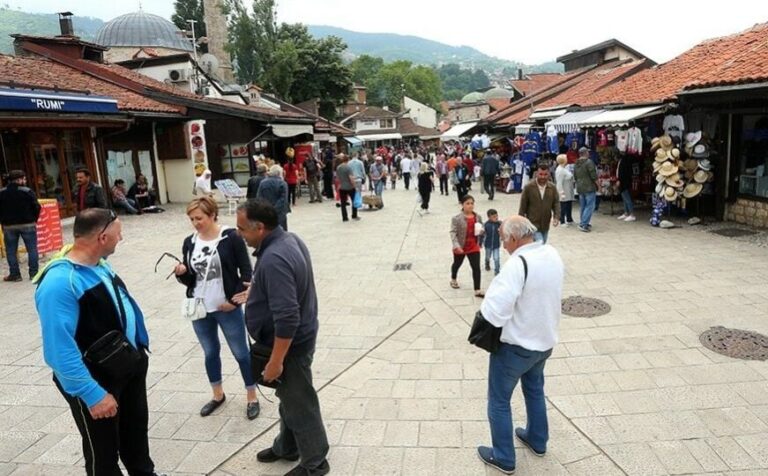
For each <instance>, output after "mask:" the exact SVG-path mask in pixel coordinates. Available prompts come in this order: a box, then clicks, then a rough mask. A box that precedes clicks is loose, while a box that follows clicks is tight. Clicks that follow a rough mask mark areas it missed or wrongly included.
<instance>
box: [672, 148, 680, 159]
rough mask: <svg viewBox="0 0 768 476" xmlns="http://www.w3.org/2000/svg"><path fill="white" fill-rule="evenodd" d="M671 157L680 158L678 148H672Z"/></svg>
mask: <svg viewBox="0 0 768 476" xmlns="http://www.w3.org/2000/svg"><path fill="white" fill-rule="evenodd" d="M672 158H673V159H675V160H677V159H679V158H680V149H678V148H674V149H672Z"/></svg>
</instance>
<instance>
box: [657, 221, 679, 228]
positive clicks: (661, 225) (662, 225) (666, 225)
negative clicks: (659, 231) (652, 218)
mask: <svg viewBox="0 0 768 476" xmlns="http://www.w3.org/2000/svg"><path fill="white" fill-rule="evenodd" d="M674 227H675V224H674V223H672V222H671V221H669V220H662V221H661V223H659V228H664V229H669V228H674Z"/></svg>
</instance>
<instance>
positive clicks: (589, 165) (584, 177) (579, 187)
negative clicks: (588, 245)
mask: <svg viewBox="0 0 768 476" xmlns="http://www.w3.org/2000/svg"><path fill="white" fill-rule="evenodd" d="M573 177H574V178H575V179H576V192H578V194H579V230H580V231H583V232H590V231H592V224H591V223H590V222H591V221H592V213H594V212H595V202H596V201H597V168H596V167H595V163H594V162H592V160H591V159H590V158H589V149H587V148H586V147H582V148H581V149H579V159H578V160H577V161H576V164H574V166H573Z"/></svg>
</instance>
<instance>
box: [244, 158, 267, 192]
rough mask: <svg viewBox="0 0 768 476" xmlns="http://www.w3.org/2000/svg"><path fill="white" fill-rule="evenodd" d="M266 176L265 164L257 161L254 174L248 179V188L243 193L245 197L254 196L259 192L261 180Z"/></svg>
mask: <svg viewBox="0 0 768 476" xmlns="http://www.w3.org/2000/svg"><path fill="white" fill-rule="evenodd" d="M266 176H267V165H266V164H262V163H259V165H257V166H256V175H254V176H253V177H251V178H249V179H248V190H247V192H246V193H245V197H246V198H247V199H249V200H250V199H251V198H256V195H257V194H258V193H259V185H260V184H261V181H262V180H264V178H266Z"/></svg>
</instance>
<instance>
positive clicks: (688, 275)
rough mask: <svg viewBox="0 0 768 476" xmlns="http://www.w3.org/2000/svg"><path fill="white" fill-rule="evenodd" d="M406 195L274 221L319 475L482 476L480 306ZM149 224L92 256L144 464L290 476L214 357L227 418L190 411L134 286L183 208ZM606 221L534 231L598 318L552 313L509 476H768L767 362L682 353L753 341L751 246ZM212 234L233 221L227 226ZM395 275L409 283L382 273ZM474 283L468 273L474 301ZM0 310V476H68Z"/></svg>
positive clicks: (73, 452) (30, 328) (156, 294)
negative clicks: (111, 291)
mask: <svg viewBox="0 0 768 476" xmlns="http://www.w3.org/2000/svg"><path fill="white" fill-rule="evenodd" d="M475 188H478V187H477V186H476V187H475ZM475 192H476V199H477V204H476V210H477V211H478V212H479V213H481V214H484V212H485V210H486V209H487V208H490V207H493V208H496V209H498V210H499V212H500V215H501V216H502V217H504V216H507V215H509V214H511V213H514V212H516V211H517V206H518V198H517V197H516V196H513V195H504V194H497V196H496V200H494V201H493V202H489V201H488V200H487V198H486V197H485V196H483V195H479V194H478V193H477V192H478V190H475ZM415 194H416V192H415V191H410V192H408V191H405V190H402V189H397V190H395V191H391V190H387V191H386V192H385V194H384V200H385V203H386V207H385V208H384V209H383V210H380V211H368V210H364V211H362V212H361V217H362V220H361V221H360V222H350V223H342V222H341V218H340V213H339V210H338V209H337V208H336V207H335V206H334V205H333V203H331V202H328V201H326V202H325V203H322V204H312V205H310V204H308V203H307V202H306V197H304V198H302V199H300V202H299V204H298V205H297V206H296V207H295V208H294V210H293V213H292V214H291V215H290V216H289V228H290V229H291V231H294V232H296V233H298V234H299V235H301V236H302V238H303V239H304V240H305V241H306V243H307V245H308V246H309V248H310V251H311V253H312V256H313V260H314V266H315V274H316V280H317V287H318V292H319V302H320V322H321V327H320V336H319V340H318V349H317V352H316V355H315V362H314V366H313V370H314V372H315V377H316V386H317V388H318V389H319V396H320V401H321V405H322V410H323V416H324V419H325V423H326V426H327V427H328V435H329V439H330V442H331V446H332V448H331V453H330V456H329V461H330V465H331V468H332V473H331V474H338V475H380V474H381V475H383V474H390V475H448V474H456V475H483V474H492V471H491V470H487V469H486V468H485V467H484V465H482V463H480V462H479V461H478V459H477V457H476V455H475V447H476V446H477V445H480V444H488V443H489V442H490V432H489V429H488V424H487V420H486V414H485V404H486V400H485V394H486V384H487V381H486V375H487V359H488V358H487V354H485V353H484V352H483V351H481V350H479V349H476V348H474V347H472V346H470V345H469V344H468V343H467V342H466V335H467V333H468V331H469V323H471V319H472V317H473V315H474V312H475V310H476V309H477V308H478V306H479V305H480V301H479V300H478V299H476V298H474V297H473V296H472V292H471V289H470V287H471V281H470V273H469V270H468V267H467V266H464V267H463V268H462V269H461V270H460V274H459V283H460V285H461V288H460V289H451V287H450V286H449V267H450V261H451V254H450V242H449V237H448V228H449V221H450V217H451V216H452V215H454V214H456V213H458V210H459V208H458V206H457V204H456V200H455V198H454V196H450V197H442V196H439V195H435V196H433V199H432V209H431V213H430V214H425V215H423V216H422V215H419V214H418V213H416V204H415ZM604 208H606V209H607V208H608V207H604ZM167 209H168V211H167V212H166V213H165V214H161V215H145V216H140V217H121V219H122V220H123V221H124V238H125V239H124V241H123V242H122V244H121V245H120V247H119V248H118V251H117V253H116V254H115V255H114V256H113V257H112V258H110V261H111V262H112V263H113V265H114V266H115V269H116V270H117V271H118V273H119V274H120V275H121V276H122V277H123V279H124V280H125V281H126V283H127V285H128V287H129V289H130V290H131V292H132V294H133V295H134V296H135V297H136V298H137V300H138V302H139V303H140V305H141V306H142V308H143V310H144V312H145V314H146V315H147V325H148V327H149V333H150V339H151V348H152V351H153V353H152V355H151V357H150V373H149V376H148V386H149V402H150V424H151V428H150V437H151V449H152V455H153V458H154V460H155V462H156V464H157V466H158V469H159V470H162V471H165V472H168V473H169V474H174V475H184V474H188V475H192V474H215V475H222V476H223V475H275V474H283V473H284V472H286V471H288V470H289V469H290V467H291V465H289V464H283V463H276V464H273V465H263V464H259V463H257V462H256V458H255V455H256V453H257V452H258V451H259V450H261V449H263V448H265V447H267V446H269V445H270V443H271V440H272V438H274V436H275V433H276V424H277V409H276V400H275V398H274V397H273V394H272V391H271V390H269V389H265V394H266V396H267V397H269V398H270V399H271V400H273V403H270V402H267V401H266V399H265V398H262V399H261V402H262V413H261V415H260V416H259V418H258V419H257V420H255V421H252V422H249V421H248V420H246V418H245V414H244V412H245V408H244V407H245V405H244V402H245V392H244V389H243V388H242V386H241V383H240V378H239V375H238V371H237V366H236V365H235V362H234V360H233V358H232V356H231V354H230V353H229V351H228V349H227V348H223V349H222V357H223V359H224V386H225V388H226V391H227V397H228V398H227V403H226V404H225V405H224V406H223V407H222V409H220V410H218V411H217V412H216V413H215V415H214V416H211V417H209V418H206V419H203V418H201V417H199V415H198V411H199V409H200V407H201V406H202V405H203V404H204V403H205V402H206V401H207V400H208V399H209V397H210V391H209V388H208V384H207V381H206V377H205V371H204V368H203V360H202V351H201V349H200V348H199V345H198V344H197V340H196V338H195V335H194V333H193V331H192V329H191V326H189V324H188V323H187V322H185V321H182V320H181V318H180V317H179V316H178V307H179V306H178V302H179V300H180V299H181V298H182V295H183V289H182V287H181V286H179V285H178V284H176V283H175V282H174V281H173V280H168V281H166V280H164V277H165V274H164V273H162V272H159V273H157V274H155V273H153V272H152V268H153V266H154V262H155V261H156V260H157V258H158V257H159V256H160V254H161V253H162V252H164V251H167V252H172V253H175V254H176V253H178V252H179V251H180V249H181V243H182V239H183V238H184V237H185V236H186V235H187V234H189V233H190V227H189V224H188V222H187V219H186V217H185V216H184V214H183V206H182V205H181V204H174V205H169V206H168V207H167ZM605 212H607V210H603V209H601V212H600V213H598V214H597V215H596V216H595V220H594V231H593V232H592V233H589V234H587V233H580V232H578V231H577V230H576V229H575V228H557V229H554V230H553V231H552V232H551V233H550V243H551V244H552V245H554V246H556V247H557V248H558V250H559V252H560V253H561V255H562V257H563V260H564V262H565V265H566V273H567V275H566V281H565V287H564V297H567V296H575V295H582V296H587V297H595V298H599V299H602V300H604V301H606V302H607V303H608V304H610V306H611V312H610V313H609V314H606V315H604V316H600V317H598V318H573V317H568V316H563V319H562V321H561V342H560V343H559V344H558V345H557V347H556V348H555V351H554V354H553V356H552V358H551V359H550V360H549V361H548V363H547V368H546V372H545V373H546V376H547V379H548V380H547V384H546V393H547V397H548V412H549V417H550V433H551V440H550V444H549V451H548V454H547V455H546V456H545V457H544V458H536V457H533V456H532V455H531V454H530V453H529V452H528V451H527V449H525V448H523V447H518V448H517V451H518V452H517V455H518V464H517V471H516V474H522V475H539V474H568V475H587V474H589V475H613V474H617V475H621V474H627V475H641V474H660V475H663V474H736V473H739V472H741V471H746V473H745V474H768V450H766V448H768V445H767V444H766V442H768V363H767V362H760V361H751V362H748V361H740V360H734V359H731V358H728V357H723V356H720V355H717V354H714V353H713V352H711V351H709V350H707V349H705V348H704V347H703V346H702V345H701V344H700V343H699V341H698V335H699V333H701V332H702V331H704V330H707V329H709V328H710V327H712V326H716V325H722V326H726V327H734V328H739V329H747V330H752V331H756V332H760V333H763V334H768V306H766V302H767V301H768V295H766V292H765V289H766V288H765V284H766V278H765V276H767V275H768V254H767V253H766V249H765V248H761V247H758V246H755V245H753V244H751V243H749V242H745V241H739V240H736V239H731V238H727V237H722V236H718V235H714V234H711V233H706V232H705V229H704V228H696V227H684V228H677V229H673V230H660V229H655V228H651V227H650V226H649V225H648V224H647V220H644V219H642V218H639V219H638V221H637V222H634V223H624V222H617V221H616V219H615V217H612V216H610V215H607V214H604V213H605ZM575 213H578V211H575ZM221 221H222V223H224V224H226V225H233V224H234V217H232V216H228V215H226V214H225V215H223V216H222V217H221ZM65 234H67V235H71V224H70V225H68V226H67V227H65ZM503 259H506V258H503ZM402 262H410V263H412V264H413V265H412V268H411V269H410V270H406V271H393V267H394V265H395V264H396V263H402ZM0 267H1V268H2V271H5V270H6V264H5V261H4V260H3V263H2V265H0ZM163 271H165V270H163ZM491 278H492V276H491V275H490V274H489V273H486V272H484V273H483V288H486V287H487V286H488V284H489V283H490V280H491ZM0 308H2V309H3V311H4V312H3V321H4V325H3V326H2V327H0V344H2V345H0V474H14V475H27V474H35V475H43V474H44V475H57V476H58V475H67V474H82V464H83V462H82V454H81V450H80V448H79V436H78V434H77V430H76V428H75V427H74V423H73V421H72V419H71V417H70V415H69V412H68V410H67V408H66V406H65V404H64V401H63V399H62V398H61V397H60V395H59V394H58V392H57V391H56V390H55V388H54V387H53V383H52V382H51V375H50V371H49V369H48V368H47V367H46V366H45V363H44V362H43V360H42V355H41V347H40V337H39V335H40V330H39V326H38V321H37V316H36V313H35V311H34V306H33V287H32V285H31V284H29V282H23V283H10V284H8V283H3V284H0ZM512 404H513V414H514V420H515V423H516V424H524V422H525V409H524V405H523V402H522V397H521V394H520V391H519V390H518V391H517V392H516V393H515V395H514V397H513V402H512Z"/></svg>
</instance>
